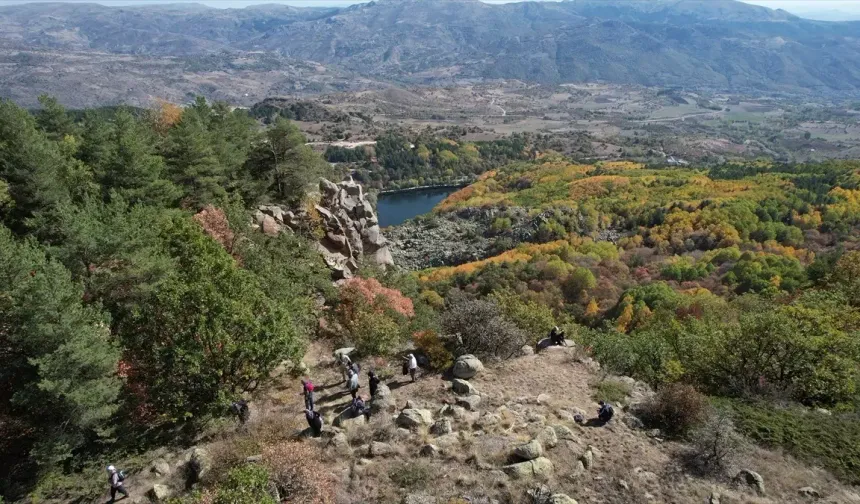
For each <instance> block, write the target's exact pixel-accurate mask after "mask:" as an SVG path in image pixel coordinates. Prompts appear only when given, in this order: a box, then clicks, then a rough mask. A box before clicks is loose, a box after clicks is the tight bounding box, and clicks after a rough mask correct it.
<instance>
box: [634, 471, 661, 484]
mask: <svg viewBox="0 0 860 504" xmlns="http://www.w3.org/2000/svg"><path fill="white" fill-rule="evenodd" d="M633 474H635V475H636V476H637V477H638V478H639V480H640V481H642V482H644V483H649V484H658V483H659V482H660V477H659V476H657V475H656V474H654V473H652V472H651V471H646V470H645V469H643V468H641V467H636V468H634V469H633Z"/></svg>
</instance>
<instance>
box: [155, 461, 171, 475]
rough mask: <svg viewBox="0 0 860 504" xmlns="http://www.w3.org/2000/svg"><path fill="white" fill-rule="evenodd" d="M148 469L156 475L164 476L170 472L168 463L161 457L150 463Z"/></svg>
mask: <svg viewBox="0 0 860 504" xmlns="http://www.w3.org/2000/svg"><path fill="white" fill-rule="evenodd" d="M150 471H151V472H152V473H154V474H155V475H156V476H166V475H167V474H168V473H170V464H168V463H167V461H166V460H164V459H163V458H160V459H158V460H156V461H154V462H153V463H152V467H151V468H150Z"/></svg>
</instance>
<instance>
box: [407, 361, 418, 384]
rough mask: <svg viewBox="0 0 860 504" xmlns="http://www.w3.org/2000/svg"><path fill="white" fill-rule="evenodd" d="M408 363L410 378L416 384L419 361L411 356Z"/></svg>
mask: <svg viewBox="0 0 860 504" xmlns="http://www.w3.org/2000/svg"><path fill="white" fill-rule="evenodd" d="M406 361H407V365H408V370H409V376H411V377H412V382H413V383H414V382H415V372H416V371H418V360H417V359H415V356H414V355H412V354H409V355H407V356H406Z"/></svg>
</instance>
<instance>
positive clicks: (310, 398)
mask: <svg viewBox="0 0 860 504" xmlns="http://www.w3.org/2000/svg"><path fill="white" fill-rule="evenodd" d="M302 395H304V396H305V408H307V409H309V410H313V409H314V384H313V382H311V381H310V380H302Z"/></svg>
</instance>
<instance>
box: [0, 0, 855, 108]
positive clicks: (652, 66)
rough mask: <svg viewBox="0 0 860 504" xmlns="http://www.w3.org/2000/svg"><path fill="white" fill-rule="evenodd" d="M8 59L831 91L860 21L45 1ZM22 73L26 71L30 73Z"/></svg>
mask: <svg viewBox="0 0 860 504" xmlns="http://www.w3.org/2000/svg"><path fill="white" fill-rule="evenodd" d="M0 50H2V51H5V53H6V54H12V53H13V52H14V51H60V52H63V51H74V52H84V53H86V52H94V53H102V54H105V53H106V54H122V55H129V56H131V57H133V58H172V59H175V60H182V61H187V60H189V59H191V60H195V61H200V60H201V59H202V60H204V61H208V62H209V63H210V64H211V62H212V61H213V59H215V60H217V59H218V58H225V59H230V58H232V59H235V58H237V57H239V58H241V57H243V56H250V57H253V58H258V59H259V58H260V57H261V56H260V55H261V54H263V55H269V56H271V57H272V58H274V61H276V62H278V61H282V60H283V59H287V60H290V61H301V62H307V61H311V62H315V63H317V64H321V65H322V66H324V67H325V68H327V69H329V70H330V71H332V72H346V74H347V75H349V74H355V75H360V76H363V77H364V78H370V79H374V80H380V81H389V82H398V83H409V84H450V83H456V82H458V81H478V80H483V79H519V80H523V81H527V82H540V83H562V82H578V81H606V82H613V83H624V84H640V85H649V86H673V87H685V88H689V89H695V88H709V89H718V90H731V91H755V92H789V93H799V92H807V93H810V92H811V93H819V94H821V93H834V92H835V93H853V92H856V91H857V90H858V89H860V22H825V21H813V20H808V19H803V18H799V17H797V16H794V15H792V14H789V13H788V12H785V11H782V10H772V9H768V8H765V7H760V6H754V5H749V4H745V3H742V2H738V1H734V0H649V1H625V0H566V1H562V2H521V3H508V4H486V3H482V2H480V1H478V0H379V1H375V2H370V3H367V4H359V5H353V6H350V7H345V8H296V7H288V6H283V5H263V6H257V7H249V8H244V9H215V8H210V7H205V6H201V5H196V4H177V5H158V6H148V7H105V6H101V5H97V4H69V3H55V4H51V3H36V4H25V5H18V6H7V7H3V8H0ZM11 61H12V62H13V63H14V62H15V60H11ZM130 61H133V60H130ZM22 64H23V65H26V63H18V65H19V66H17V67H15V70H16V71H17V72H18V73H19V74H23V75H26V73H27V72H26V70H27V69H26V67H21V66H20V65H22ZM129 64H130V65H133V63H129ZM278 64H279V63H275V64H274V66H273V67H271V68H267V70H277V66H278ZM7 66H8V65H0V93H4V92H5V90H4V89H3V87H2V86H7V85H9V82H10V80H9V78H8V75H6V76H5V77H7V78H4V74H3V72H7V73H8V72H10V70H9V69H8V68H6V67H7ZM3 68H6V69H5V70H2V69H3ZM14 82H15V81H14V80H13V81H12V83H13V84H14Z"/></svg>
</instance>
